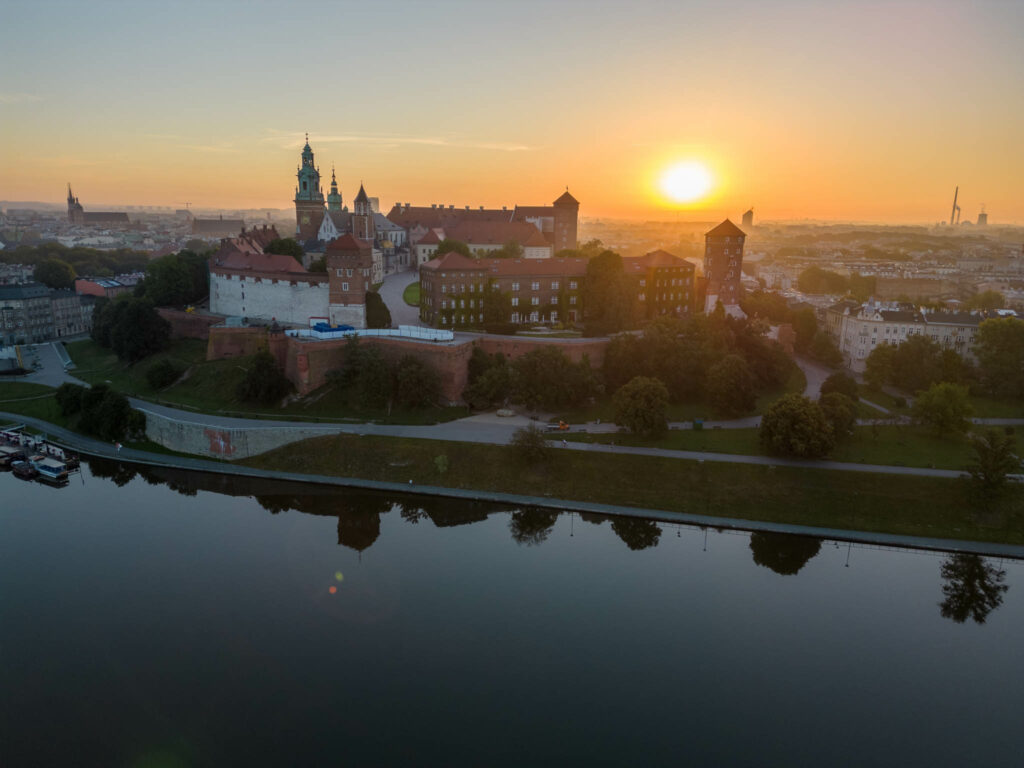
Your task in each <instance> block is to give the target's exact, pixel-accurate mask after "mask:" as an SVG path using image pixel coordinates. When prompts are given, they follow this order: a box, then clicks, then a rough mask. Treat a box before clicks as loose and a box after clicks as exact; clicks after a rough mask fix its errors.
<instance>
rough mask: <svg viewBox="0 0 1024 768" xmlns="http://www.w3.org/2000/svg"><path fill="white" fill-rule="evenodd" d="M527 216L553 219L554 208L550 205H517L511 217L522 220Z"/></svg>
mask: <svg viewBox="0 0 1024 768" xmlns="http://www.w3.org/2000/svg"><path fill="white" fill-rule="evenodd" d="M527 217H529V218H531V219H532V218H538V219H540V218H547V219H553V218H554V217H555V208H554V206H551V205H517V206H516V209H515V211H513V216H512V218H513V219H514V220H515V221H522V220H523V219H525V218H527Z"/></svg>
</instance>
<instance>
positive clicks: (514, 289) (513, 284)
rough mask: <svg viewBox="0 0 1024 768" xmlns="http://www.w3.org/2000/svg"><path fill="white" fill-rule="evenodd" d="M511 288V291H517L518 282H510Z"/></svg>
mask: <svg viewBox="0 0 1024 768" xmlns="http://www.w3.org/2000/svg"><path fill="white" fill-rule="evenodd" d="M512 290H513V291H518V290H519V283H512Z"/></svg>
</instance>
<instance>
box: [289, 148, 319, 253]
mask: <svg viewBox="0 0 1024 768" xmlns="http://www.w3.org/2000/svg"><path fill="white" fill-rule="evenodd" d="M296 176H297V178H298V184H297V185H296V186H295V235H296V237H297V238H298V240H299V242H300V243H304V242H306V241H307V240H310V239H313V238H315V237H316V235H317V232H319V231H320V223H321V222H322V221H323V218H324V190H323V187H321V186H320V169H319V168H317V167H316V164H315V163H314V162H313V150H312V149H311V148H310V146H309V134H308V133H307V134H306V146H304V147H303V148H302V164H301V165H299V167H298V172H297V173H296Z"/></svg>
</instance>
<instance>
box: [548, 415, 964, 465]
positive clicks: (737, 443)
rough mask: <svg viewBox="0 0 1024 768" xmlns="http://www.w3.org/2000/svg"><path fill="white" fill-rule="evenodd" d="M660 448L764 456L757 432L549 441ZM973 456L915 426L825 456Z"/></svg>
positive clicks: (872, 434) (867, 435) (862, 436)
mask: <svg viewBox="0 0 1024 768" xmlns="http://www.w3.org/2000/svg"><path fill="white" fill-rule="evenodd" d="M563 437H564V439H566V440H572V441H573V442H588V443H603V444H608V443H612V442H614V443H615V444H616V445H633V446H644V447H648V448H665V449H669V450H676V451H711V452H714V453H735V454H745V455H747V456H763V455H768V454H767V453H766V452H765V450H764V449H763V448H762V447H761V443H760V442H759V440H758V431H757V430H756V429H705V430H700V431H697V430H692V429H679V430H670V431H669V433H668V434H667V435H666V436H665V437H662V438H660V439H658V440H645V439H644V438H642V437H640V436H638V435H631V434H628V433H625V432H618V433H613V434H603V435H587V434H581V433H575V434H572V433H569V434H565V435H560V434H555V435H552V437H551V439H552V440H561V439H563ZM972 457H973V453H972V451H971V447H970V444H969V443H968V441H967V439H966V438H964V437H948V438H938V437H935V436H934V435H932V434H931V433H930V432H928V431H927V430H924V429H920V428H918V427H902V426H890V425H886V426H879V427H878V428H877V430H874V429H872V428H871V427H857V429H856V430H855V431H854V434H853V436H852V437H851V438H850V439H849V440H846V441H844V442H842V443H840V444H839V445H837V446H836V447H835V448H834V449H833V451H832V453H831V454H830V455H829V456H828V458H829V459H831V460H833V461H847V462H854V463H859V464H892V465H895V466H900V467H935V468H937V469H963V468H964V467H966V466H967V464H969V463H970V461H971V459H972Z"/></svg>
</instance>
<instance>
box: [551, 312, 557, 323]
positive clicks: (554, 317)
mask: <svg viewBox="0 0 1024 768" xmlns="http://www.w3.org/2000/svg"><path fill="white" fill-rule="evenodd" d="M551 322H552V323H557V322H558V313H557V312H555V311H554V310H552V312H551Z"/></svg>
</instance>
